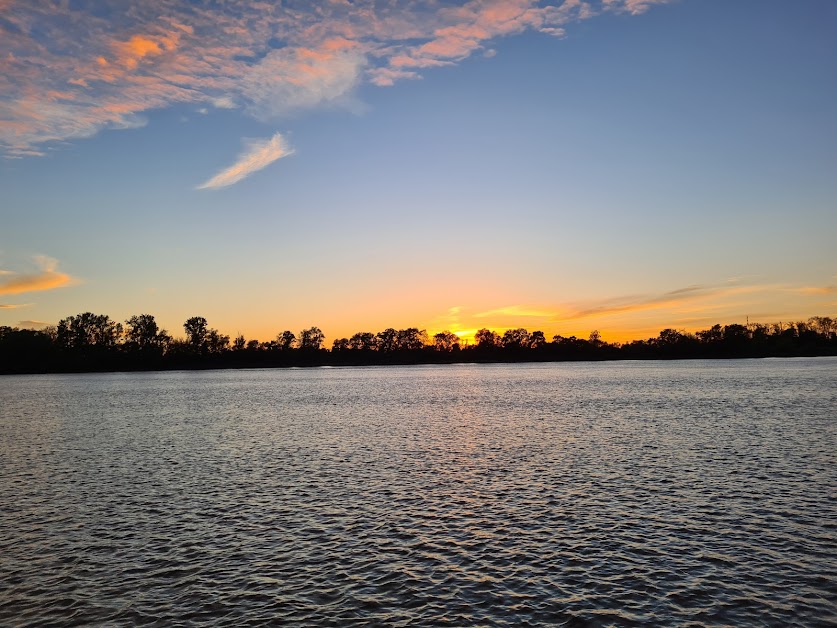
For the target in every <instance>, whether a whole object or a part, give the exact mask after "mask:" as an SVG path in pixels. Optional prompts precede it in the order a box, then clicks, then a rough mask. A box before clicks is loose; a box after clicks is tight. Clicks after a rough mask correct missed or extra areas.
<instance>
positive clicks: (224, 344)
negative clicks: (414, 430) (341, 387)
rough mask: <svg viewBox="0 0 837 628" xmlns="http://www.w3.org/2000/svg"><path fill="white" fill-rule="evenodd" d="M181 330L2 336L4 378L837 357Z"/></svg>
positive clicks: (763, 346)
mask: <svg viewBox="0 0 837 628" xmlns="http://www.w3.org/2000/svg"><path fill="white" fill-rule="evenodd" d="M183 330H184V334H185V335H184V337H182V338H175V337H173V336H172V335H171V334H169V333H168V332H167V331H166V330H165V329H161V328H160V327H159V326H158V324H157V322H156V320H155V318H154V316H152V315H150V314H139V315H135V316H131V317H130V318H129V319H127V320H126V321H125V322H124V323H120V322H117V321H114V320H112V319H111V318H110V317H109V316H107V315H104V314H93V313H92V312H84V313H81V314H77V315H75V316H68V317H67V318H64V319H62V320H61V321H59V323H58V325H56V326H54V327H47V328H46V329H43V330H31V329H18V328H15V327H3V326H0V372H2V373H45V372H76V371H101V370H149V369H177V368H236V367H275V366H317V365H337V366H339V365H353V364H357V365H361V364H420V363H427V364H435V363H450V362H520V361H562V360H619V359H674V358H741V357H772V356H775V357H782V356H816V355H837V319H833V318H830V317H824V316H814V317H812V318H810V319H808V320H807V321H804V322H802V321H800V322H788V323H773V324H769V325H765V324H760V323H752V324H751V323H748V324H747V325H740V324H730V325H720V324H718V325H713V326H712V327H710V328H709V329H706V330H703V331H698V332H696V333H687V332H685V331H678V330H675V329H664V330H662V331H661V332H660V333H659V335H658V336H656V337H654V338H649V339H647V340H635V341H632V342H628V343H608V342H605V341H604V340H602V338H601V335H600V334H599V332H598V331H593V332H591V333H590V335H589V336H588V337H587V338H577V337H575V336H569V337H564V336H560V335H555V336H553V337H552V338H551V339H550V340H548V339H547V338H546V336H545V335H544V333H543V332H542V331H532V332H530V331H528V330H527V329H524V328H518V329H508V330H506V331H504V332H503V333H502V334H499V333H497V332H495V331H492V330H490V329H480V330H479V331H478V332H477V333H476V334H475V335H474V338H473V342H471V341H470V340H463V339H462V338H460V336H458V335H457V334H455V333H453V332H450V331H442V332H439V333H437V334H434V335H433V336H432V337H428V334H427V332H426V331H425V330H423V329H418V328H416V327H409V328H406V329H395V328H391V327H390V328H387V329H384V330H383V331H379V332H377V333H374V332H358V333H356V334H354V335H353V336H351V337H348V338H338V339H335V340H334V341H333V342H332V344H331V347H330V348H329V349H327V348H326V345H325V340H326V338H325V335H324V334H323V332H322V330H321V329H320V328H319V327H310V328H307V329H303V330H301V331H300V332H299V333H298V334H295V333H293V332H292V331H290V330H285V331H282V332H280V333H279V334H277V335H276V337H275V338H274V339H272V340H269V341H266V342H260V341H258V340H247V339H246V338H244V336H242V335H239V336H237V337H235V338H234V339H232V340H230V337H229V336H227V335H225V334H222V333H220V332H219V331H218V330H217V329H214V328H211V327H209V324H208V322H207V320H206V319H205V318H204V317H202V316H193V317H191V318H189V319H187V320H186V322H185V323H184V324H183Z"/></svg>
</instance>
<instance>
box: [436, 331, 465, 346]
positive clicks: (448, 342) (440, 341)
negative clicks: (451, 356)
mask: <svg viewBox="0 0 837 628" xmlns="http://www.w3.org/2000/svg"><path fill="white" fill-rule="evenodd" d="M454 347H456V348H459V336H457V335H456V334H454V333H453V332H450V331H440V332H439V333H438V334H436V335H434V336H433V348H434V349H436V351H453V349H454Z"/></svg>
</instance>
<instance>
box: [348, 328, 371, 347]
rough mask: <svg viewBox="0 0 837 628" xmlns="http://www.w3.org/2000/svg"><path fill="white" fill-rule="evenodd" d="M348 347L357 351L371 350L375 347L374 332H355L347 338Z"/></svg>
mask: <svg viewBox="0 0 837 628" xmlns="http://www.w3.org/2000/svg"><path fill="white" fill-rule="evenodd" d="M349 348H350V349H355V350H357V351H373V350H375V349H377V348H378V347H377V342H376V338H375V334H373V333H372V332H369V331H362V332H358V333H356V334H355V335H354V336H352V337H351V338H349Z"/></svg>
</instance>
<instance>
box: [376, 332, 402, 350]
mask: <svg viewBox="0 0 837 628" xmlns="http://www.w3.org/2000/svg"><path fill="white" fill-rule="evenodd" d="M375 338H376V344H377V346H378V351H383V352H384V353H389V352H391V351H395V350H396V349H397V348H398V331H397V330H395V329H393V328H392V327H387V328H386V329H385V330H384V331H379V332H378V333H377V335H376V336H375Z"/></svg>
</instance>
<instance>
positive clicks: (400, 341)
mask: <svg viewBox="0 0 837 628" xmlns="http://www.w3.org/2000/svg"><path fill="white" fill-rule="evenodd" d="M396 342H397V347H398V349H400V350H401V351H416V350H418V349H421V348H423V347H424V345H425V344H427V332H426V331H425V330H423V329H418V328H416V327H408V328H407V329H401V330H399V331H398V336H397V340H396Z"/></svg>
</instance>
